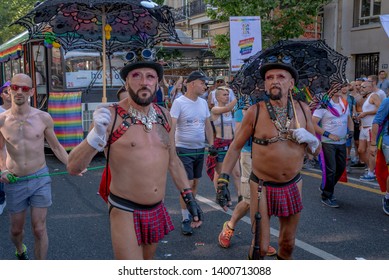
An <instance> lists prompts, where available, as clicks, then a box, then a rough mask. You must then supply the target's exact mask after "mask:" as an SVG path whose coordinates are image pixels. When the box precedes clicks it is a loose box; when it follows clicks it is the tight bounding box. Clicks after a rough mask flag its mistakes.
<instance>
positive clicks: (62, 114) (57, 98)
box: [48, 92, 83, 151]
mask: <svg viewBox="0 0 389 280" xmlns="http://www.w3.org/2000/svg"><path fill="white" fill-rule="evenodd" d="M48 111H49V114H50V115H51V117H52V118H53V120H54V131H55V134H56V135H57V138H58V140H59V142H60V143H61V145H62V146H63V147H64V148H65V150H67V151H69V150H71V149H72V148H74V147H76V146H77V145H78V144H79V143H81V141H82V139H83V129H82V109H81V92H51V93H50V97H49V110H48Z"/></svg>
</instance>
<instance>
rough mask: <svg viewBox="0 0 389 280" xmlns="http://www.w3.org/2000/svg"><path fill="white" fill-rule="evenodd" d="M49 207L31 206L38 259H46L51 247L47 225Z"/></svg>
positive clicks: (35, 251) (35, 252)
mask: <svg viewBox="0 0 389 280" xmlns="http://www.w3.org/2000/svg"><path fill="white" fill-rule="evenodd" d="M46 217H47V208H37V207H32V208H31V223H32V232H33V234H34V255H35V259H36V260H45V259H46V258H47V250H48V248H49V237H48V236H47V227H46Z"/></svg>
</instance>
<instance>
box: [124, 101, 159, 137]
mask: <svg viewBox="0 0 389 280" xmlns="http://www.w3.org/2000/svg"><path fill="white" fill-rule="evenodd" d="M128 113H129V114H130V115H131V116H132V117H134V118H135V119H137V120H138V121H140V122H141V123H142V124H143V125H144V127H143V129H144V131H146V132H150V131H151V129H152V128H153V123H156V122H157V113H156V112H155V109H154V107H153V106H150V110H149V112H148V114H147V115H145V114H143V113H141V112H140V111H138V110H137V109H135V108H134V107H132V106H131V105H130V108H129V109H128Z"/></svg>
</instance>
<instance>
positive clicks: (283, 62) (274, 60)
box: [259, 55, 299, 84]
mask: <svg viewBox="0 0 389 280" xmlns="http://www.w3.org/2000/svg"><path fill="white" fill-rule="evenodd" d="M272 69H282V70H286V71H288V72H289V73H290V74H291V75H292V77H293V79H294V82H295V83H296V84H297V82H298V79H299V74H298V72H297V70H296V69H295V68H294V67H293V65H292V58H291V57H290V56H282V55H279V56H269V57H266V58H265V59H264V63H263V64H262V66H261V68H259V73H260V74H261V77H262V79H263V80H265V74H266V72H267V71H269V70H272Z"/></svg>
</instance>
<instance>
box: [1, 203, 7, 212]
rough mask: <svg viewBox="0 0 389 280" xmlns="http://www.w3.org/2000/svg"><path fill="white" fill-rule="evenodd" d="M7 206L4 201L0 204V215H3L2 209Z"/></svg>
mask: <svg viewBox="0 0 389 280" xmlns="http://www.w3.org/2000/svg"><path fill="white" fill-rule="evenodd" d="M6 205H7V202H6V201H5V200H4V202H3V203H2V204H0V215H1V214H3V211H4V208H5V206H6Z"/></svg>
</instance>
